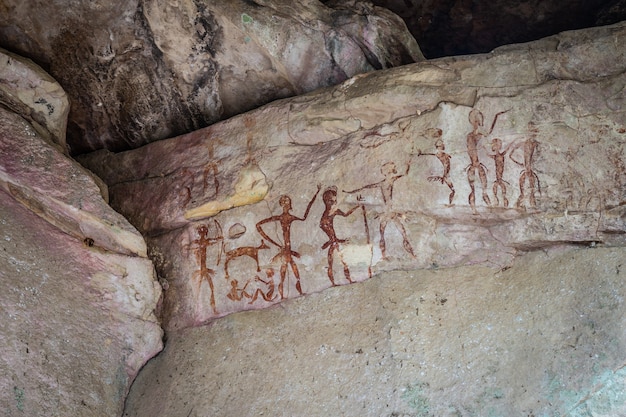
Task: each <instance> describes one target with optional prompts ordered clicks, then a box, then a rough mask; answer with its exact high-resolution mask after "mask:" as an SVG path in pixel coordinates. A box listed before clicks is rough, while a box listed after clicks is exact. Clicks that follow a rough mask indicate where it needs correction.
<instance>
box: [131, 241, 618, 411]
mask: <svg viewBox="0 0 626 417" xmlns="http://www.w3.org/2000/svg"><path fill="white" fill-rule="evenodd" d="M624 259H625V258H624V249H623V248H620V249H600V248H597V249H581V250H569V251H565V250H562V249H558V250H547V251H545V252H542V251H538V252H534V253H532V254H527V255H525V256H522V257H520V258H518V259H517V260H516V261H515V262H514V264H513V265H512V267H511V268H510V269H508V270H507V271H503V272H496V271H494V270H493V269H490V268H486V267H477V266H474V267H460V268H452V269H445V270H434V271H433V270H431V271H413V272H393V273H385V274H381V276H380V277H376V278H374V279H372V280H369V281H368V282H364V283H360V284H355V285H350V286H344V287H339V288H334V289H332V290H328V291H325V292H323V293H320V294H314V295H311V296H307V297H303V298H300V299H297V300H290V301H287V302H285V303H283V304H281V306H280V308H271V309H267V310H264V311H257V312H254V313H252V312H246V313H238V314H233V315H230V316H228V317H225V318H222V319H220V320H216V321H214V322H213V323H212V324H211V325H209V326H203V327H198V328H193V329H186V330H183V331H177V332H171V333H170V334H169V335H168V343H167V346H166V348H165V350H164V351H163V353H162V354H161V355H159V356H158V357H157V358H155V359H154V360H152V361H150V362H149V363H148V364H147V365H146V367H145V368H144V369H143V370H142V372H141V373H140V374H139V376H138V378H137V380H136V381H135V383H134V384H133V387H132V389H131V392H130V394H129V397H128V400H127V402H126V409H125V413H124V416H127V417H144V416H145V417H155V416H183V417H204V416H215V417H219V416H242V417H243V416H260V415H262V416H312V417H316V416H328V415H333V416H345V417H351V416H354V417H357V416H358V417H363V416H372V417H382V416H384V417H390V416H396V417H400V416H404V417H408V416H411V417H429V416H442V417H457V416H464V417H465V416H477V417H478V416H481V417H482V416H556V415H558V416H571V417H583V416H585V417H586V416H598V417H599V416H602V417H609V416H621V415H624V414H626V368H624V365H625V359H626V355H625V354H624V352H625V349H626V334H625V333H624V326H626V316H625V315H624V309H625V308H626V305H625V303H624V292H625V290H626V288H625V287H624V286H625V284H624V277H623V275H624V267H625V264H624Z"/></svg>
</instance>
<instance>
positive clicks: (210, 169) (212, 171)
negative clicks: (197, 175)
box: [202, 138, 223, 195]
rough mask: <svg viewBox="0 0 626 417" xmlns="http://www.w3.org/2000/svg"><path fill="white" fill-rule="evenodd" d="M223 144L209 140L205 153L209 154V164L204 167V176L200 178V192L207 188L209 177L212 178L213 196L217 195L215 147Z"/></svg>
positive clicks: (217, 172) (215, 139) (218, 188)
mask: <svg viewBox="0 0 626 417" xmlns="http://www.w3.org/2000/svg"><path fill="white" fill-rule="evenodd" d="M222 143H223V142H222V141H221V140H219V139H217V138H214V139H211V140H210V142H209V144H208V145H207V151H208V153H209V158H208V159H209V162H208V163H207V164H206V166H205V167H204V174H203V176H202V192H203V193H204V192H206V189H207V187H208V186H209V176H212V177H213V189H214V192H215V194H214V195H217V194H218V193H219V190H220V183H219V180H218V178H217V177H218V174H219V170H218V166H217V162H216V160H215V145H217V144H222Z"/></svg>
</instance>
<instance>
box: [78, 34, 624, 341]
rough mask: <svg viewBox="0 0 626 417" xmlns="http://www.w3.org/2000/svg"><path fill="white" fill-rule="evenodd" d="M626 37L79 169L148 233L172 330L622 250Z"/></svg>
mask: <svg viewBox="0 0 626 417" xmlns="http://www.w3.org/2000/svg"><path fill="white" fill-rule="evenodd" d="M624 42H626V26H625V25H624V24H621V25H615V26H611V27H605V28H599V29H598V28H597V29H592V30H590V31H581V32H576V33H565V34H562V35H559V36H558V37H554V38H549V39H545V40H542V41H539V42H537V43H531V44H527V45H517V46H512V47H509V48H505V49H503V50H500V51H496V52H494V53H492V54H488V55H477V56H467V57H457V58H449V59H441V60H434V61H429V62H427V63H422V64H414V65H409V66H405V67H401V68H395V69H391V70H388V71H380V72H376V73H372V74H366V75H360V76H357V77H355V78H352V79H350V80H348V81H346V82H345V83H343V84H341V85H340V86H337V87H334V88H328V89H324V90H320V91H316V92H313V93H310V94H307V95H304V96H300V97H296V98H293V99H289V100H283V101H280V102H276V103H272V104H270V105H267V106H265V107H263V108H261V109H259V110H256V111H253V112H250V113H248V114H245V115H242V116H238V117H234V118H232V119H230V120H227V121H224V122H221V123H219V124H216V125H213V126H211V127H209V128H207V129H203V130H199V131H196V132H193V133H190V134H187V135H184V136H180V137H177V138H173V139H170V140H165V141H160V142H157V143H153V144H150V145H147V146H145V147H143V148H140V149H138V150H135V151H129V152H124V153H119V154H112V153H106V152H101V153H95V154H92V155H89V156H86V157H85V158H83V159H82V161H83V163H85V164H86V165H87V166H88V167H90V168H91V169H93V170H94V171H95V172H96V173H97V174H98V175H100V176H101V177H102V178H103V179H104V180H105V181H106V182H107V184H108V185H109V187H110V188H109V189H110V192H111V204H112V205H113V207H114V208H116V210H118V211H119V212H121V213H123V214H124V215H125V216H126V217H127V218H128V219H129V220H130V221H131V223H133V224H134V225H135V226H136V227H137V228H138V229H139V230H140V231H141V232H142V233H143V234H144V235H145V236H146V237H147V239H148V244H149V246H150V256H151V257H152V259H154V260H155V263H156V265H157V270H158V273H159V276H160V278H161V279H162V282H163V283H164V285H165V286H166V287H167V288H168V289H167V290H166V292H165V302H164V314H165V315H164V324H165V326H166V328H167V329H169V330H174V329H180V328H183V327H188V326H194V325H200V324H204V323H207V322H208V321H210V320H211V319H213V318H215V317H218V316H223V315H225V314H228V313H231V312H234V311H238V310H242V309H253V308H263V307H266V306H269V305H272V304H274V303H277V302H279V301H281V300H283V299H287V298H291V297H296V296H300V295H303V294H307V293H314V292H318V291H320V290H322V289H325V288H328V287H330V286H334V285H343V284H348V283H352V282H357V281H363V280H365V279H368V278H370V277H372V276H373V275H375V274H378V273H382V272H384V271H391V270H416V269H429V268H439V267H444V266H445V267H449V266H457V265H471V264H482V265H489V266H491V267H493V268H496V269H503V268H507V267H508V266H509V265H510V263H511V262H512V260H513V259H514V258H515V256H517V255H518V254H520V253H523V252H525V251H529V250H535V249H539V248H545V247H549V246H552V245H559V244H561V243H568V242H571V243H579V244H583V245H598V244H603V245H608V246H611V245H613V246H622V245H624V243H625V231H626V223H625V221H626V212H625V210H626V208H625V207H626V205H625V202H626V186H625V184H626V166H625V165H624V161H625V160H626V150H625V144H626V124H625V122H624V121H625V120H626V107H625V105H626V97H625V96H624V85H626V59H624V58H625V57H624V50H623V48H621V47H620V46H619V45H621V44H623V43H624ZM583 50H584V51H585V54H582V55H581V53H580V52H581V51H583ZM611 57H612V58H611Z"/></svg>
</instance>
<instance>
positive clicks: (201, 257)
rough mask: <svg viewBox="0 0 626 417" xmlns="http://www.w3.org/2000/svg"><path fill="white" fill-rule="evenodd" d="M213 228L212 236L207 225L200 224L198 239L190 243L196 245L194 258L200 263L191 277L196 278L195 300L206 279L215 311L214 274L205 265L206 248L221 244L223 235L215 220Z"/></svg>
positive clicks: (215, 310)
mask: <svg viewBox="0 0 626 417" xmlns="http://www.w3.org/2000/svg"><path fill="white" fill-rule="evenodd" d="M213 222H214V223H213V229H214V231H213V232H214V233H213V234H212V236H209V227H208V226H207V225H200V226H198V228H197V229H196V231H197V232H198V239H195V240H194V241H192V242H191V245H193V246H195V247H196V258H197V262H198V264H199V265H200V270H198V271H196V272H194V274H193V278H194V279H196V280H198V287H197V290H196V302H197V296H198V295H199V294H200V287H201V285H202V281H204V280H206V281H207V283H208V284H209V287H210V288H211V308H212V309H213V312H214V313H217V308H216V307H215V288H214V287H213V277H214V276H215V271H214V270H213V269H210V268H209V267H207V249H208V248H209V247H210V246H213V245H216V244H218V243H221V244H223V240H224V238H223V236H222V233H221V227H220V225H219V223H218V222H217V220H213ZM222 250H223V247H220V248H219V251H218V254H217V263H216V264H217V265H219V263H220V259H221V253H222Z"/></svg>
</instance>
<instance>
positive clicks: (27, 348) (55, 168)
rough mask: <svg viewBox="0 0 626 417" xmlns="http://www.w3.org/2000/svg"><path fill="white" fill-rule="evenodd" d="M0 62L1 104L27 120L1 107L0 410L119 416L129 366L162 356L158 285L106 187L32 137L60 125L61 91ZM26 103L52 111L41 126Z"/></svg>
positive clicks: (17, 65) (25, 68) (131, 374)
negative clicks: (2, 66) (22, 112)
mask: <svg viewBox="0 0 626 417" xmlns="http://www.w3.org/2000/svg"><path fill="white" fill-rule="evenodd" d="M6 57H7V56H6V55H4V56H2V57H0V59H6V60H5V61H2V62H4V63H5V64H7V66H10V67H11V68H12V69H13V70H16V69H20V72H21V74H23V75H24V78H23V79H18V78H10V79H9V80H8V82H6V81H5V80H0V85H2V86H3V90H2V94H4V96H3V99H4V98H6V97H10V98H11V99H12V100H14V102H13V103H12V104H13V105H12V108H13V109H14V110H15V109H18V110H23V109H26V114H25V115H24V117H22V116H21V115H20V114H16V113H13V112H11V111H8V110H6V109H5V108H4V107H0V125H2V131H0V282H2V284H3V289H4V290H3V292H2V295H0V310H1V311H2V313H3V314H2V320H1V321H0V335H1V337H0V351H2V359H1V360H0V374H2V376H3V377H2V378H1V379H0V391H1V392H2V394H1V395H0V408H1V409H2V410H3V415H7V416H22V415H28V416H44V415H45V416H82V415H85V416H87V415H89V416H113V415H119V414H120V413H121V411H122V407H123V404H124V399H125V396H126V393H127V391H128V389H129V387H130V383H131V382H132V381H133V379H134V378H135V376H136V374H137V372H138V371H139V368H140V367H141V366H143V364H144V363H145V362H146V361H147V360H148V359H149V358H151V357H152V356H154V355H155V354H156V353H158V352H159V351H160V349H161V347H162V343H161V335H162V331H161V328H160V325H159V322H158V320H157V317H156V314H155V310H156V309H157V303H158V302H159V300H160V297H161V287H160V286H159V285H158V283H157V282H156V280H155V274H154V266H153V264H152V262H151V261H150V260H149V259H148V258H147V257H146V245H145V241H144V240H143V238H142V236H141V235H140V234H139V233H138V232H137V231H136V230H135V229H134V228H133V227H132V226H131V225H130V224H129V223H128V222H127V221H126V220H125V219H124V218H123V217H122V216H120V215H119V214H118V213H115V212H114V211H113V210H112V209H111V208H110V207H109V206H108V205H107V204H106V202H105V200H104V199H103V197H102V195H101V193H105V194H106V187H103V188H99V187H98V185H97V184H96V182H95V181H94V179H93V178H92V176H91V175H90V174H89V173H88V172H87V171H86V170H85V169H84V168H82V167H81V166H80V165H78V164H77V163H76V162H75V161H73V160H70V159H68V158H67V157H66V156H65V155H63V153H62V152H61V150H60V149H59V147H58V146H55V145H53V144H50V143H48V142H47V141H45V140H44V138H43V137H42V136H41V135H40V133H39V132H42V131H43V132H54V131H55V129H54V128H55V127H60V126H62V125H63V123H64V120H61V119H63V118H64V117H65V116H66V115H67V110H68V107H67V97H65V96H64V95H63V91H62V89H61V88H60V86H59V85H58V84H54V83H53V82H52V81H51V80H50V78H49V76H46V77H41V78H37V76H36V74H37V73H39V72H41V69H38V68H37V69H36V70H35V69H33V67H31V64H30V63H28V62H25V61H20V60H19V59H18V58H17V57H15V56H10V57H9V58H6ZM6 69H7V68H5V70H6ZM9 73H10V74H14V73H12V72H9ZM4 74H6V72H3V73H2V75H3V76H4ZM29 84H30V85H31V87H30V90H28V89H27V87H28V85H29ZM7 85H9V86H10V88H13V90H9V88H7V87H6V86H7ZM46 92H48V93H50V94H51V96H53V98H54V99H56V100H57V101H54V99H53V98H50V97H48V96H47V95H46ZM24 97H26V99H24V100H23V101H20V100H21V99H22V98H24ZM44 100H45V101H44ZM18 101H19V103H18ZM33 103H34V104H36V105H39V104H44V103H48V104H51V105H53V106H54V112H51V113H50V114H47V113H46V114H45V115H44V116H43V117H41V118H40V117H39V116H38V115H39V113H38V107H37V106H34V105H33ZM47 116H50V117H47ZM29 121H31V122H33V123H35V122H36V125H35V126H33V125H31V124H30V123H29ZM52 136H54V135H52Z"/></svg>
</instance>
